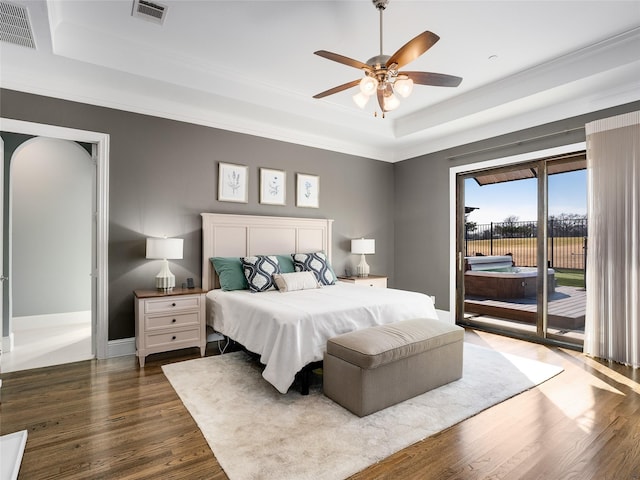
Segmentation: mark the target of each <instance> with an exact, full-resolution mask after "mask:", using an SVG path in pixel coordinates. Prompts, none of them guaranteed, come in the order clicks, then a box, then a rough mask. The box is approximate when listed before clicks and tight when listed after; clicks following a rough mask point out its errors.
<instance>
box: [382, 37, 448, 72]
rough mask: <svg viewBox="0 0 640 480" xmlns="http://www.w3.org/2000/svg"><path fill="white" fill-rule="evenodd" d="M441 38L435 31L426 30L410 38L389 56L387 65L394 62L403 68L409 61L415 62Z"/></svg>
mask: <svg viewBox="0 0 640 480" xmlns="http://www.w3.org/2000/svg"><path fill="white" fill-rule="evenodd" d="M438 40H440V37H439V36H438V35H436V34H435V33H432V32H429V31H426V32H422V33H421V34H420V35H418V36H417V37H415V38H413V39H411V40H409V41H408V42H407V43H405V44H404V45H403V46H402V47H400V50H398V51H397V52H396V53H394V54H393V55H391V57H389V60H387V67H389V66H390V65H392V64H394V63H395V64H396V65H397V67H396V68H402V67H403V66H404V65H406V64H407V63H409V62H413V61H414V60H415V59H416V58H418V57H419V56H420V55H422V54H423V53H424V52H426V51H427V50H429V49H430V48H431V47H432V46H433V44H434V43H436V42H437V41H438Z"/></svg>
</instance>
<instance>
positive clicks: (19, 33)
mask: <svg viewBox="0 0 640 480" xmlns="http://www.w3.org/2000/svg"><path fill="white" fill-rule="evenodd" d="M0 41H3V42H7V43H13V44H14V45H20V46H22V47H29V48H36V43H35V41H34V40H33V30H32V29H31V23H30V22H29V12H27V9H26V7H23V6H21V5H15V4H13V3H9V2H0Z"/></svg>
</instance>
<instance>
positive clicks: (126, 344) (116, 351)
mask: <svg viewBox="0 0 640 480" xmlns="http://www.w3.org/2000/svg"><path fill="white" fill-rule="evenodd" d="M135 354H136V338H135V337H132V338H121V339H119V340H109V342H108V343H107V358H112V357H124V356H126V355H135Z"/></svg>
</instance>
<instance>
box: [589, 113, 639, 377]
mask: <svg viewBox="0 0 640 480" xmlns="http://www.w3.org/2000/svg"><path fill="white" fill-rule="evenodd" d="M586 133H587V175H588V184H589V202H588V213H587V218H588V222H589V223H588V225H589V238H588V244H587V274H586V281H587V312H586V322H585V341H584V352H585V353H586V354H587V355H591V356H594V357H598V358H604V359H608V360H613V361H616V362H620V363H624V364H626V365H632V366H634V367H640V112H632V113H628V114H625V115H620V116H617V117H612V118H607V119H603V120H598V121H595V122H592V123H588V124H587V125H586Z"/></svg>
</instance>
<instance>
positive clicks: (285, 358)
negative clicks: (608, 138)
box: [202, 213, 437, 393]
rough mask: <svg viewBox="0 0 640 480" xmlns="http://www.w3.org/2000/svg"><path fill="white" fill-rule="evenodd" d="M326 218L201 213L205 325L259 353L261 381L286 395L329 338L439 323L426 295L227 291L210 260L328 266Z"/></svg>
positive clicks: (345, 287)
mask: <svg viewBox="0 0 640 480" xmlns="http://www.w3.org/2000/svg"><path fill="white" fill-rule="evenodd" d="M331 227H332V220H329V219H308V218H295V217H267V216H254V215H227V214H212V213H203V214H202V231H203V255H202V258H203V263H202V272H203V278H202V285H203V288H204V289H205V290H207V291H208V293H207V324H208V326H209V327H211V328H213V329H214V330H215V331H216V332H219V333H221V334H223V335H225V336H226V337H228V338H230V339H232V340H234V341H236V342H238V343H240V344H241V345H243V346H244V347H245V348H246V349H247V350H249V351H251V352H253V353H255V354H257V355H259V358H260V361H261V363H263V364H264V365H265V368H264V370H263V373H262V375H263V377H264V378H265V380H267V381H268V382H269V383H271V384H272V385H273V386H274V387H275V388H276V389H277V390H278V391H279V392H281V393H286V392H287V391H288V389H289V388H290V387H291V385H292V384H293V382H294V379H295V377H296V374H298V373H299V372H300V371H302V370H303V369H304V367H305V366H307V365H312V364H314V363H315V362H318V361H321V360H322V356H323V353H324V350H325V347H326V342H327V340H328V339H329V338H331V337H334V336H336V335H339V334H341V333H346V332H349V331H353V330H358V329H362V328H366V327H369V326H372V325H379V324H384V323H393V322H396V321H400V320H405V319H409V318H417V317H426V318H437V315H436V312H435V308H434V305H433V302H432V300H431V298H430V297H429V296H427V295H424V294H421V293H417V292H409V291H403V290H394V289H378V288H371V287H368V286H361V285H353V284H348V283H343V282H337V283H336V284H335V285H330V286H323V287H322V288H313V289H304V290H297V291H288V292H286V293H282V292H280V291H278V290H269V291H264V292H260V293H251V292H250V291H248V290H234V291H225V290H223V289H221V288H220V279H219V278H218V276H217V274H216V271H215V269H214V268H213V265H212V263H211V261H210V259H211V258H212V257H244V256H256V255H276V254H279V255H288V254H291V253H312V252H325V254H326V257H327V260H328V261H329V262H330V261H331Z"/></svg>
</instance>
